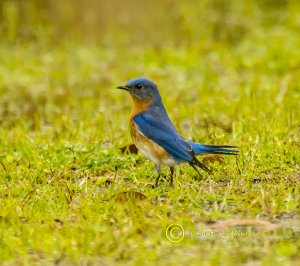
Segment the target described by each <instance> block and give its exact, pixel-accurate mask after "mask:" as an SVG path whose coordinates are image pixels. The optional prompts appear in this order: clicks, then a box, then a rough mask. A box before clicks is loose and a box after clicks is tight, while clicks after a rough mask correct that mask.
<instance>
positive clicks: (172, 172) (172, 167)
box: [170, 166, 174, 186]
mask: <svg viewBox="0 0 300 266" xmlns="http://www.w3.org/2000/svg"><path fill="white" fill-rule="evenodd" d="M170 172H171V175H170V185H171V186H173V176H174V166H171V167H170Z"/></svg>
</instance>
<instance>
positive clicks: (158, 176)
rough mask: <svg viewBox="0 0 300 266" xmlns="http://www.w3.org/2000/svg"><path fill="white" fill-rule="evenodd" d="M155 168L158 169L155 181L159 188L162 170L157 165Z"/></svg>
mask: <svg viewBox="0 0 300 266" xmlns="http://www.w3.org/2000/svg"><path fill="white" fill-rule="evenodd" d="M155 168H156V173H157V177H156V180H155V186H156V187H157V186H158V181H159V179H160V174H161V169H160V166H159V165H157V164H156V165H155Z"/></svg>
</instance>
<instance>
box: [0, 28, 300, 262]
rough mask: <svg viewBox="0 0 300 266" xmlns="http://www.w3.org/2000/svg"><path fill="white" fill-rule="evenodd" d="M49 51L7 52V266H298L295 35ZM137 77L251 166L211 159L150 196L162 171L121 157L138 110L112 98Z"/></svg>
mask: <svg viewBox="0 0 300 266" xmlns="http://www.w3.org/2000/svg"><path fill="white" fill-rule="evenodd" d="M50 47H51V48H49V46H48V45H45V44H43V43H42V42H29V43H19V44H11V43H1V44H0V62H1V64H0V123H1V127H0V143H1V145H0V163H1V165H0V251H1V252H0V262H1V263H4V265H16V264H18V265H19V264H21V265H32V264H37V265H48V264H49V265H51V264H61V265H73V264H82V265H97V264H98V265H100V264H103V265H111V264H116V265H118V264H120V265H123V264H124V263H125V264H136V265H140V264H144V265H151V264H158V265H175V264H179V265H180V264H200V265H240V264H244V265H299V263H300V256H299V254H300V205H299V202H300V152H299V150H300V137H299V136H300V134H299V133H300V112H299V110H300V104H299V103H300V86H299V84H300V50H299V47H300V38H299V35H298V34H297V30H296V28H292V27H291V28H287V27H274V28H269V29H268V30H267V31H262V30H261V29H260V30H257V29H255V28H254V29H253V30H251V32H249V33H248V34H247V36H246V37H245V38H243V40H241V41H240V42H239V43H238V45H235V46H230V45H228V46H226V45H224V44H222V43H218V42H210V41H203V42H202V43H200V44H198V45H194V46H189V45H186V46H185V45H181V46H179V47H174V46H172V45H169V46H168V45H165V46H162V47H155V48H151V47H150V46H147V45H145V46H141V45H138V46H136V47H135V46H130V47H128V46H122V45H119V46H114V47H109V46H105V47H104V46H99V45H93V44H90V45H83V44H78V43H74V42H68V41H64V42H62V43H59V44H57V45H52V46H50ZM138 76H143V77H147V78H150V79H152V80H154V81H155V82H156V83H157V84H158V85H159V88H160V91H161V95H162V97H163V99H164V103H165V105H166V108H167V110H168V112H169V114H170V117H171V119H172V120H173V122H174V124H175V125H176V127H177V128H178V130H179V132H180V133H181V134H182V135H183V136H184V137H186V138H188V139H193V140H195V141H199V142H203V143H207V144H230V145H238V146H240V148H241V154H240V156H238V157H225V158H224V161H223V162H222V161H220V160H217V159H218V158H205V159H204V160H205V163H207V164H208V165H209V167H211V168H212V169H213V174H211V175H207V174H205V173H203V179H201V180H196V177H197V175H196V173H195V172H194V170H193V169H191V168H190V167H189V166H187V165H182V166H180V167H178V168H177V169H176V178H175V185H174V187H170V186H169V183H168V182H167V181H162V182H161V183H160V185H159V187H157V188H154V189H153V188H152V187H151V183H154V180H155V173H154V166H153V164H152V163H151V162H149V161H148V160H146V159H145V158H144V157H143V156H142V155H140V154H134V153H123V152H122V151H121V150H120V148H121V147H124V146H125V145H128V144H130V143H131V140H130V135H129V131H128V121H127V119H128V115H129V112H130V107H131V99H130V97H129V95H126V94H125V93H124V92H122V91H118V90H114V87H116V86H117V85H122V84H124V83H125V82H126V81H127V80H128V79H130V78H133V77H138ZM164 171H165V173H167V169H164ZM171 224H178V225H180V226H182V228H183V229H184V233H185V236H184V238H183V239H182V240H181V241H179V242H172V241H169V240H168V238H167V236H168V237H170V236H171V237H172V236H173V237H174V238H173V239H171V240H175V241H176V240H179V239H178V237H180V236H181V235H180V234H178V231H173V234H172V235H170V234H168V233H170V232H168V233H167V236H166V229H167V228H168V226H169V225H171Z"/></svg>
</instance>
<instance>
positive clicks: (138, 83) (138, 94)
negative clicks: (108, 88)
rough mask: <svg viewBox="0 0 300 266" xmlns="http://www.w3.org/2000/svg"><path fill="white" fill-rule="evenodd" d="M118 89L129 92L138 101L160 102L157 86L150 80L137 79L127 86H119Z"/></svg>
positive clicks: (129, 82) (130, 81)
mask: <svg viewBox="0 0 300 266" xmlns="http://www.w3.org/2000/svg"><path fill="white" fill-rule="evenodd" d="M117 89H121V90H126V91H128V92H129V93H130V94H131V96H132V97H133V98H137V99H138V100H153V101H155V100H160V99H161V98H160V95H159V92H158V88H157V86H156V85H155V84H154V83H153V82H152V81H150V80H148V79H144V78H135V79H131V80H129V81H128V82H127V83H126V85H125V86H118V87H117Z"/></svg>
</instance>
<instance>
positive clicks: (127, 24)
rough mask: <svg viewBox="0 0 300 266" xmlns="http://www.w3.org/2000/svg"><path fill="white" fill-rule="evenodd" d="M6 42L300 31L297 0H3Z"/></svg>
mask: <svg viewBox="0 0 300 266" xmlns="http://www.w3.org/2000/svg"><path fill="white" fill-rule="evenodd" d="M0 11H1V13H0V23H1V24H0V32H1V41H2V42H4V41H8V42H11V43H16V42H20V41H37V40H43V41H44V42H49V43H57V42H61V41H64V40H70V39H71V40H73V41H76V42H87V43H91V42H95V43H98V44H99V45H111V46H118V45H120V44H123V45H142V46H153V45H154V46H156V47H157V48H160V47H161V46H163V45H171V46H193V47H199V46H200V47H201V46H205V44H206V45H207V44H208V43H210V42H211V41H214V42H222V43H223V44H226V45H229V46H236V45H238V44H239V43H240V42H242V41H243V39H244V38H245V37H247V36H248V35H249V34H255V32H256V31H257V30H258V29H259V30H264V31H266V32H268V31H272V30H274V29H277V30H279V31H280V30H288V31H289V32H288V33H289V34H297V35H298V34H299V23H300V22H299V11H300V8H299V1H296V0H294V1H293V0H275V1H272V0H252V1H226V0H203V1H196V0H194V1H193V0H189V1H188V0H186V1H173V0H167V1H155V0H154V1H150V0H141V1H134V0H125V1H116V0H112V1H104V0H87V1H84V2H83V1H80V0H63V1H54V0H52V1H51V0H45V1H42V0H27V1H23V0H19V1H16V0H14V1H12V0H1V1H0Z"/></svg>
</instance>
